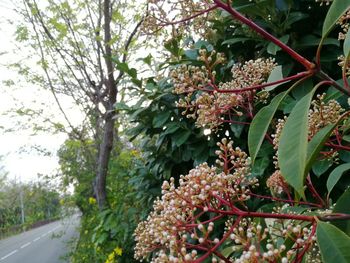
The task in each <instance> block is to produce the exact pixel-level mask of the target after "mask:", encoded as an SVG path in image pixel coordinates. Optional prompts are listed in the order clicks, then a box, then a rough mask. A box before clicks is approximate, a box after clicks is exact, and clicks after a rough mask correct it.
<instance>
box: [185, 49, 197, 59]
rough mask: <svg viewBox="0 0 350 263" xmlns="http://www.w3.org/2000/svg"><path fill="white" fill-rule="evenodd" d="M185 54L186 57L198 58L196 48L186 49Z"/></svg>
mask: <svg viewBox="0 0 350 263" xmlns="http://www.w3.org/2000/svg"><path fill="white" fill-rule="evenodd" d="M185 56H186V57H187V58H188V59H191V60H197V58H198V50H197V49H190V50H186V51H185Z"/></svg>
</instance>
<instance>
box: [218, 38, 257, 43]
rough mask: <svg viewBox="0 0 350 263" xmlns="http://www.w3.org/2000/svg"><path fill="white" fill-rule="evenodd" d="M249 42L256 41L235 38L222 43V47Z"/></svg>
mask: <svg viewBox="0 0 350 263" xmlns="http://www.w3.org/2000/svg"><path fill="white" fill-rule="evenodd" d="M249 40H254V39H251V38H248V37H235V38H231V39H227V40H225V41H224V42H222V44H221V45H233V44H236V43H244V42H246V41H249Z"/></svg>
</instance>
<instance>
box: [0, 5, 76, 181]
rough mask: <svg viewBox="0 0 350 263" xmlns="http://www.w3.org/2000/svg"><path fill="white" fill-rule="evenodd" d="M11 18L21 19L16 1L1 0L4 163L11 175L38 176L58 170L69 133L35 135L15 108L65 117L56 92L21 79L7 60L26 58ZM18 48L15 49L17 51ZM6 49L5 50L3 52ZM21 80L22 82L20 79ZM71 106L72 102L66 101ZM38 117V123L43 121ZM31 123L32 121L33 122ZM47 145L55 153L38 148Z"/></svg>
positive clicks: (0, 100) (1, 138)
mask: <svg viewBox="0 0 350 263" xmlns="http://www.w3.org/2000/svg"><path fill="white" fill-rule="evenodd" d="M8 19H11V20H14V21H16V20H17V21H18V19H19V18H18V16H17V15H16V13H15V12H13V11H12V1H10V0H0V34H1V44H0V54H2V55H0V156H2V157H3V158H2V160H1V161H0V166H5V170H6V171H7V172H8V173H9V174H8V177H10V178H17V180H22V181H29V180H34V181H36V180H38V176H37V175H38V174H39V173H40V174H50V173H55V172H56V170H57V169H58V159H57V157H56V151H57V150H58V149H59V147H60V145H61V144H62V143H63V142H64V140H65V138H66V136H65V134H56V135H53V134H50V133H48V132H47V133H45V132H41V133H40V134H36V135H33V131H32V129H30V128H28V127H26V126H28V125H27V123H26V121H27V120H26V118H23V117H22V118H20V117H18V116H16V114H14V113H13V110H14V109H16V108H20V107H25V108H34V109H39V108H42V107H44V109H45V112H46V113H47V115H55V118H57V120H60V118H62V117H61V116H60V115H59V114H57V112H58V109H57V108H56V105H55V103H54V101H53V98H52V95H51V94H50V93H49V92H45V91H44V90H42V89H38V88H36V87H33V86H30V85H28V84H27V83H25V82H23V81H18V80H20V79H21V78H20V76H18V75H16V74H17V73H15V72H12V71H10V70H8V69H7V67H6V64H8V63H11V62H15V61H19V60H21V59H23V58H25V54H24V53H20V52H18V50H17V49H15V46H14V44H13V41H14V37H13V33H14V30H15V27H14V25H11V24H10V23H8V22H7V20H8ZM14 50H15V51H14ZM4 52H5V54H3V53H4ZM8 79H12V80H13V81H15V83H16V85H15V86H14V87H11V88H9V87H7V86H5V85H4V84H3V81H6V80H8ZM17 81H18V83H17ZM63 104H66V105H67V106H69V105H70V104H69V102H63ZM40 121H42V120H39V119H38V120H35V121H33V122H37V123H36V124H38V125H41V123H40ZM29 126H30V125H29ZM38 147H39V148H40V149H46V150H47V151H49V152H51V153H52V154H51V156H45V155H44V154H42V153H40V152H39V151H37V150H35V149H34V148H38Z"/></svg>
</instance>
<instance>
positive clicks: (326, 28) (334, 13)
mask: <svg viewBox="0 0 350 263" xmlns="http://www.w3.org/2000/svg"><path fill="white" fill-rule="evenodd" d="M349 8H350V0H334V1H333V3H332V5H331V7H330V8H329V10H328V13H327V15H326V19H325V20H324V23H323V28H322V38H325V37H326V36H327V35H328V34H329V32H330V31H331V30H332V28H333V27H334V26H335V25H336V23H337V22H338V20H339V18H340V17H341V16H342V15H343V14H344V13H345V12H346V11H347V10H348V9H349Z"/></svg>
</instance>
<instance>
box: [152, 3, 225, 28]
mask: <svg viewBox="0 0 350 263" xmlns="http://www.w3.org/2000/svg"><path fill="white" fill-rule="evenodd" d="M216 8H218V5H214V6H212V7H210V8H208V9H205V10H202V11H200V12H198V13H196V14H194V15H193V16H189V17H186V18H184V19H181V20H178V21H172V22H170V21H161V20H160V21H161V22H162V23H163V24H160V26H170V25H176V24H181V23H184V22H187V21H189V20H192V19H193V18H196V17H198V16H201V15H203V14H205V13H208V12H210V11H213V10H215V9H216ZM158 20H159V19H158Z"/></svg>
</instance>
